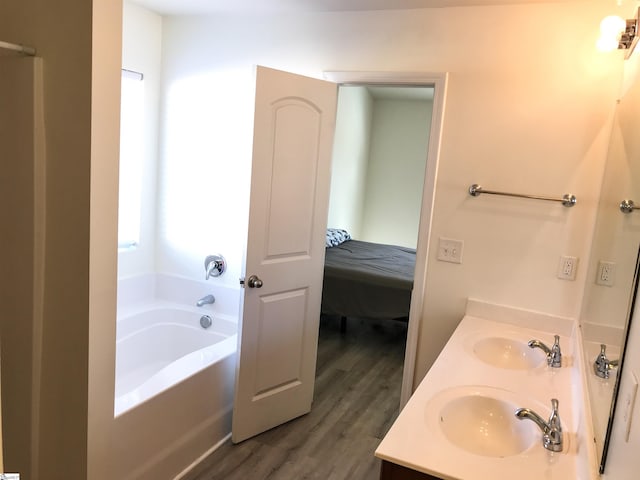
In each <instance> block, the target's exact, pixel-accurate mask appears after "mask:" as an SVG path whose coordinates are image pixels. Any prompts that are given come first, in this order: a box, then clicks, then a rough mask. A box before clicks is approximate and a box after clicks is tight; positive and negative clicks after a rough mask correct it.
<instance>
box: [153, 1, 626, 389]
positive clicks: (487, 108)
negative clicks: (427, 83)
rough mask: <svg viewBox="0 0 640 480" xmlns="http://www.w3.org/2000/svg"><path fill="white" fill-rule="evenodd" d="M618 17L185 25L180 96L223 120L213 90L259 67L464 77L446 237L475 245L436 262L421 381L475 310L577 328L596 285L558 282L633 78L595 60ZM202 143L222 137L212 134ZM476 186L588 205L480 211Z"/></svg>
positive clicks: (171, 76)
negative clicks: (587, 291) (470, 301)
mask: <svg viewBox="0 0 640 480" xmlns="http://www.w3.org/2000/svg"><path fill="white" fill-rule="evenodd" d="M608 13H609V11H608V9H607V7H606V5H603V4H602V3H601V2H595V1H594V2H580V4H579V5H578V4H575V3H557V4H551V3H548V4H528V5H510V6H487V7H466V8H440V9H432V10H412V11H404V12H403V11H385V12H349V13H340V14H337V13H321V14H311V13H309V14H297V15H278V16H275V15H274V16H267V15H254V16H233V15H228V16H225V15H221V16H215V17H213V16H212V17H199V18H187V17H181V18H171V19H168V20H167V21H166V23H165V29H164V39H165V56H164V60H165V62H166V64H165V80H166V81H167V85H169V84H171V83H176V82H178V81H181V80H182V81H187V80H190V81H191V82H192V85H193V88H194V90H193V91H194V93H196V92H197V93H196V95H197V96H199V98H200V99H201V103H204V104H206V105H209V106H211V107H214V106H215V104H214V103H211V102H209V101H208V97H209V96H210V93H209V92H208V91H207V89H215V85H216V83H215V77H213V76H212V75H213V74H215V75H221V74H222V72H229V74H234V73H237V72H240V73H239V74H238V76H237V78H238V79H246V78H247V77H248V72H249V71H250V66H251V65H252V64H256V63H260V64H264V65H267V66H270V67H273V68H280V69H284V70H290V71H294V72H297V73H302V74H308V75H313V76H318V77H320V76H321V75H322V73H321V72H322V71H324V70H329V71H336V70H365V71H371V70H384V71H393V70H397V71H431V72H439V71H446V72H450V76H449V84H448V92H447V100H446V111H445V118H444V126H443V137H442V146H441V159H440V168H439V172H438V180H437V185H436V199H435V212H434V217H433V229H432V233H431V236H432V238H433V239H437V238H438V237H439V236H445V237H452V238H459V239H462V240H464V241H465V250H464V263H463V264H462V265H455V264H450V263H442V262H437V261H435V252H434V251H433V250H432V251H431V253H430V257H429V263H428V268H427V271H428V275H427V283H426V284H427V294H426V298H425V302H424V304H425V309H424V313H423V321H422V324H421V328H420V340H419V351H418V358H417V365H416V367H417V368H416V381H417V380H419V379H421V378H422V376H423V375H424V374H425V372H426V371H427V369H428V368H429V366H430V365H431V363H432V361H433V360H434V359H435V358H436V356H437V355H438V353H439V351H440V350H441V348H442V346H443V345H444V343H445V342H446V340H447V339H448V338H449V336H450V334H451V332H452V331H453V329H454V328H455V327H456V325H457V324H458V322H459V321H460V319H461V318H462V315H463V313H464V308H465V302H466V299H467V297H469V296H473V297H478V298H480V299H483V300H487V301H491V302H496V303H504V304H509V305H514V306H517V307H521V308H527V309H532V310H538V311H542V312H548V313H553V314H557V315H561V316H570V317H577V314H578V311H579V306H580V302H581V295H582V285H583V283H584V279H585V277H584V275H585V270H586V269H584V268H582V269H580V268H579V270H578V278H577V281H575V282H569V281H562V280H559V279H557V278H556V269H557V265H558V261H559V257H560V255H563V254H568V255H574V256H577V257H580V258H583V259H584V258H586V255H587V253H588V247H589V239H590V233H591V231H592V227H593V222H594V216H595V205H596V199H597V195H598V191H599V186H600V179H601V174H602V169H603V162H604V158H605V153H606V146H607V143H608V138H609V132H610V121H611V112H612V109H613V105H614V100H615V97H616V95H617V93H618V86H619V85H618V79H619V75H620V70H621V68H622V61H621V59H620V56H619V55H616V53H615V52H614V54H611V55H605V54H601V53H598V52H597V51H596V50H595V47H594V44H595V41H596V39H597V36H598V33H599V29H598V25H599V22H600V20H601V18H602V17H603V16H605V15H606V14H608ZM522 18H527V22H524V23H523V22H522V21H521V19H522ZM452 25H455V27H456V28H451V26H452ZM541 26H544V28H541ZM327 32H331V34H330V35H328V34H327ZM390 38H393V42H390V41H389V39H390ZM505 39H508V41H505ZM514 39H517V41H513V40H514ZM207 78H210V79H211V81H210V82H208V83H207V82H205V81H204V80H206V79H207ZM194 79H200V80H201V81H200V85H201V87H200V89H199V90H196V89H197V88H198V84H196V83H195V82H194ZM202 100H204V101H202ZM199 130H200V131H204V132H206V133H207V134H211V131H212V129H211V123H210V122H209V123H208V124H205V125H201V126H200V127H199ZM229 163H233V162H229V161H227V164H229ZM227 168H228V167H227ZM476 182H477V183H482V184H484V185H485V186H486V187H487V188H493V189H504V190H507V191H516V192H523V193H535V194H546V195H554V196H555V195H561V194H563V193H566V192H572V193H574V194H575V195H576V196H577V197H578V205H577V206H576V207H575V208H573V209H565V208H563V207H561V206H559V205H556V204H550V203H544V202H535V201H526V200H518V199H504V198H499V197H490V196H483V197H480V198H472V197H470V196H469V195H468V194H467V188H468V187H469V185H470V184H472V183H476ZM242 191H243V192H244V190H242ZM239 193H240V192H239ZM241 240H242V239H241V238H237V239H236V241H237V242H240V241H241ZM423 240H424V239H423Z"/></svg>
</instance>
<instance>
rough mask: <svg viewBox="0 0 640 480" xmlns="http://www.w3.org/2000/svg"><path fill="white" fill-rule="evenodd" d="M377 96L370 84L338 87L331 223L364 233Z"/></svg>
mask: <svg viewBox="0 0 640 480" xmlns="http://www.w3.org/2000/svg"><path fill="white" fill-rule="evenodd" d="M372 111H373V98H372V97H371V95H370V94H369V92H368V90H367V89H366V87H357V86H342V87H340V89H339V90H338V110H337V114H336V131H335V137H334V142H333V158H332V161H331V196H330V198H329V216H328V221H327V226H329V227H331V228H344V229H346V230H347V231H348V232H349V233H350V234H351V236H352V237H353V238H361V236H362V217H363V215H364V206H365V192H366V183H367V168H368V164H369V146H370V143H371V118H372Z"/></svg>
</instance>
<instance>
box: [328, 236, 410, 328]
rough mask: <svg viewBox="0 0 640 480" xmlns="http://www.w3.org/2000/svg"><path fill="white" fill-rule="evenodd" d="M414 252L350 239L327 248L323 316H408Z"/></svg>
mask: <svg viewBox="0 0 640 480" xmlns="http://www.w3.org/2000/svg"><path fill="white" fill-rule="evenodd" d="M415 262H416V251H415V250H414V249H412V248H406V247H399V246H396V245H382V244H378V243H371V242H362V241H359V240H349V241H347V242H344V243H342V244H341V245H338V246H336V247H331V248H327V250H326V254H325V266H324V284H323V288H322V313H325V314H328V315H340V316H345V317H369V318H399V317H406V316H408V315H409V305H410V303H411V289H412V288H413V271H414V268H415Z"/></svg>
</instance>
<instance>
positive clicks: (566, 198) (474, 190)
mask: <svg viewBox="0 0 640 480" xmlns="http://www.w3.org/2000/svg"><path fill="white" fill-rule="evenodd" d="M481 193H488V194H490V195H504V196H506V197H518V198H530V199H533V200H547V201H550V202H561V203H562V205H564V206H565V207H573V206H574V205H575V204H576V202H577V201H578V200H577V199H576V196H575V195H571V194H570V193H567V194H565V195H563V196H562V198H552V197H543V196H540V195H525V194H522V193H509V192H497V191H495V190H485V189H484V188H482V187H481V186H480V185H478V184H477V183H474V184H473V185H471V186H470V187H469V195H471V196H472V197H477V196H479V195H480V194H481Z"/></svg>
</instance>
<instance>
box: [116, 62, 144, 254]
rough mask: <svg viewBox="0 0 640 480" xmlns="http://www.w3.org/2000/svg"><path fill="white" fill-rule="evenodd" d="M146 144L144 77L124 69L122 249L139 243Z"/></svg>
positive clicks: (119, 202)
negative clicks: (144, 146)
mask: <svg viewBox="0 0 640 480" xmlns="http://www.w3.org/2000/svg"><path fill="white" fill-rule="evenodd" d="M143 145H144V81H143V76H142V74H141V73H136V72H131V71H129V70H122V94H121V111H120V190H119V197H118V248H119V249H127V248H134V247H136V246H137V245H138V244H139V242H140V210H141V200H142V164H143V159H144V148H143Z"/></svg>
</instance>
